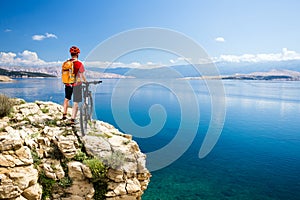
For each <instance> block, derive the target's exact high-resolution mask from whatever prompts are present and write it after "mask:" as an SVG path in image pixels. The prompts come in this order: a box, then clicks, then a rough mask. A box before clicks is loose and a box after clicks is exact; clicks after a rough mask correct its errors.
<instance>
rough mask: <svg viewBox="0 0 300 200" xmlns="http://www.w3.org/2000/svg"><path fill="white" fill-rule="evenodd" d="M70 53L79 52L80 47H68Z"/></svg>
mask: <svg viewBox="0 0 300 200" xmlns="http://www.w3.org/2000/svg"><path fill="white" fill-rule="evenodd" d="M70 53H71V54H79V53H80V49H79V48H78V47H76V46H72V47H71V48H70Z"/></svg>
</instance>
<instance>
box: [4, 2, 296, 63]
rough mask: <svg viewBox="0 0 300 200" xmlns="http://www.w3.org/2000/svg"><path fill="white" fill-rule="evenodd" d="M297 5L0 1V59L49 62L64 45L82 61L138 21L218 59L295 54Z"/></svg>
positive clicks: (62, 55)
mask: <svg viewBox="0 0 300 200" xmlns="http://www.w3.org/2000/svg"><path fill="white" fill-rule="evenodd" d="M299 8H300V1H297V0H277V1H275V0H273V1H271V0H185V1H175V0H164V1H162V0H152V1H140V0H127V1H116V0H110V1H108V0H107V1H104V0H94V1H88V0H87V1H80V0H72V1H62V0H49V1H40V0H27V1H23V0H0V52H1V53H0V65H4V64H7V63H8V62H11V63H15V64H23V65H31V64H36V65H40V64H41V65H42V64H45V63H53V64H54V63H56V62H58V61H63V60H65V59H66V58H68V56H69V53H68V49H69V47H70V46H71V45H78V46H79V47H80V48H81V50H82V53H81V55H80V58H81V59H84V58H85V57H86V56H87V55H88V53H89V52H90V51H91V50H92V49H93V48H95V47H96V46H97V45H98V44H99V43H101V42H103V41H104V40H106V39H108V38H109V37H111V36H113V35H115V34H118V33H120V32H123V31H127V30H130V29H135V28H143V27H160V28H167V29H171V30H175V31H178V32H180V33H183V34H185V35H186V36H188V37H190V38H192V39H193V40H195V41H196V42H197V43H199V44H200V45H201V46H202V47H203V48H204V49H205V50H206V52H207V53H208V55H210V56H211V57H213V58H214V59H215V60H217V61H229V62H237V61H264V59H267V60H268V59H269V60H273V59H274V60H280V59H300V45H299V44H300V26H299V25H300V24H299V19H300V12H299ZM149 59H150V60H145V59H144V60H143V62H154V63H159V62H160V61H159V60H155V58H149ZM151 59H152V60H151ZM153 59H154V60H153ZM128 60H130V62H134V60H133V58H131V59H128ZM170 60H171V59H170ZM175 60H176V59H172V61H174V62H169V63H165V64H176V62H175ZM177 60H180V59H177ZM136 62H139V60H136Z"/></svg>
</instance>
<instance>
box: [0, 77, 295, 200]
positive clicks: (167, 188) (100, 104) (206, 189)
mask: <svg viewBox="0 0 300 200" xmlns="http://www.w3.org/2000/svg"><path fill="white" fill-rule="evenodd" d="M135 81H138V80H134V79H133V80H127V81H126V84H124V85H122V92H124V94H126V93H128V92H130V91H127V89H128V88H129V86H130V85H132V84H135V83H134V82H135ZM117 83H118V81H117V80H104V81H103V84H102V85H101V86H98V87H96V88H94V91H95V96H94V99H95V104H96V107H95V108H96V114H97V115H96V116H97V118H98V119H100V120H103V121H107V122H109V123H111V124H113V125H115V126H116V127H118V128H120V127H119V126H118V124H116V121H115V119H114V117H113V114H112V111H111V110H112V109H111V97H112V93H113V92H114V88H115V85H116V84H117ZM190 83H191V85H192V87H193V88H194V91H195V94H196V97H197V101H198V103H199V111H200V123H199V129H198V132H197V135H196V137H195V139H194V140H193V143H192V144H191V145H190V147H189V148H188V150H187V151H186V152H185V153H184V154H183V155H182V156H181V157H180V158H179V159H178V160H176V161H175V162H174V163H172V164H171V165H169V166H167V167H165V168H163V169H160V170H158V171H154V172H152V178H151V182H150V184H149V187H148V189H147V190H146V192H145V194H144V195H143V200H168V199H170V200H171V199H172V200H173V199H175V200H176V199H178V200H179V199H183V200H185V199H257V200H258V199H300V84H299V82H269V81H229V80H228V81H225V82H224V86H225V92H226V118H225V124H224V128H223V130H222V134H221V136H220V138H219V140H218V142H217V144H216V145H215V147H214V148H213V150H212V151H211V152H210V153H209V154H208V156H206V157H205V158H203V159H199V157H198V153H199V149H200V147H201V144H202V141H203V138H204V136H205V133H206V131H207V128H208V123H209V121H210V118H211V116H210V115H211V105H210V104H211V99H210V96H209V92H208V89H207V88H206V86H205V84H204V82H201V81H191V82H190ZM172 86H174V87H176V88H177V89H178V91H179V92H180V93H182V94H185V92H186V88H184V87H183V86H182V84H181V82H180V81H179V80H177V81H174V80H173V82H172ZM0 91H1V93H5V94H7V95H10V96H16V97H21V98H24V99H25V100H26V101H34V100H36V99H39V100H46V101H48V100H51V101H54V102H57V103H62V101H63V94H64V91H63V86H62V84H61V83H60V80H58V79H20V80H18V81H17V82H15V83H0ZM185 95H186V97H187V98H186V102H187V103H188V102H189V98H191V97H190V94H185ZM176 96H177V94H174V93H172V91H170V90H168V89H166V88H164V87H163V86H160V85H157V84H152V85H151V84H150V85H146V86H143V87H140V88H139V89H138V90H136V91H135V92H134V93H133V94H132V95H131V98H130V101H129V104H128V105H126V103H125V102H124V106H128V108H129V110H130V114H131V117H132V119H133V120H134V122H135V123H136V124H138V125H140V126H145V125H147V124H149V123H151V120H150V117H149V114H148V112H149V108H150V107H151V105H154V104H160V105H162V106H163V107H164V109H165V112H166V113H167V119H166V122H165V125H164V127H163V129H162V130H161V131H160V132H159V133H158V134H156V135H155V136H153V137H150V138H140V137H135V140H136V141H137V142H138V143H139V145H140V148H141V150H142V151H143V152H146V153H148V152H152V151H155V150H158V149H160V148H163V147H164V146H165V145H167V144H168V143H169V142H170V141H172V140H173V139H174V137H175V135H176V133H177V129H178V127H179V124H180V121H181V120H182V119H181V110H180V104H181V103H182V102H179V101H178V99H177V98H176ZM141 134H142V133H141ZM186 134H191V133H190V132H189V129H187V130H186ZM171 153H172V152H171ZM162 159H164V158H162Z"/></svg>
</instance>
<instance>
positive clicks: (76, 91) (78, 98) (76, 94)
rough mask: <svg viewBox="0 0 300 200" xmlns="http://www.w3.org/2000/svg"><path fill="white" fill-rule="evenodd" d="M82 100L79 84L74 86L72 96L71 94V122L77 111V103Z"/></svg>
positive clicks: (73, 120)
mask: <svg viewBox="0 0 300 200" xmlns="http://www.w3.org/2000/svg"><path fill="white" fill-rule="evenodd" d="M81 101H82V88H81V85H78V86H75V87H74V96H73V102H74V103H73V108H72V117H71V123H74V122H75V119H76V116H77V112H78V104H79V103H80V102H81Z"/></svg>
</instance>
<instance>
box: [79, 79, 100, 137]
mask: <svg viewBox="0 0 300 200" xmlns="http://www.w3.org/2000/svg"><path fill="white" fill-rule="evenodd" d="M99 83H102V81H90V82H83V83H82V95H83V102H82V103H81V105H80V129H81V133H82V135H83V136H84V135H85V131H86V129H87V125H88V123H89V122H90V121H91V120H92V116H93V111H94V105H93V97H92V92H91V91H90V90H89V86H90V85H91V84H95V85H96V84H99Z"/></svg>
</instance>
